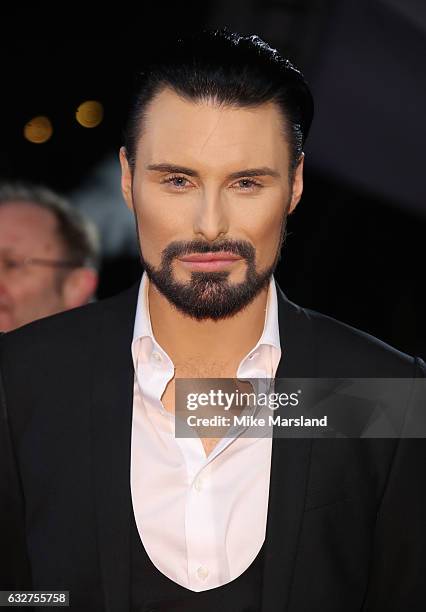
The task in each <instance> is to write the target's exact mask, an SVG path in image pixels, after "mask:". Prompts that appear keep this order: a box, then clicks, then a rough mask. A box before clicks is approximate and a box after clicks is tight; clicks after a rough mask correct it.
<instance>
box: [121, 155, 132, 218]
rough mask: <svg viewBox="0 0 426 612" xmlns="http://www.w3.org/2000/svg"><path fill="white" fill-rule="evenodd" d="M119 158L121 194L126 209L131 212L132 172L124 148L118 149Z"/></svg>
mask: <svg viewBox="0 0 426 612" xmlns="http://www.w3.org/2000/svg"><path fill="white" fill-rule="evenodd" d="M119 156H120V165H121V192H122V194H123V198H124V201H125V202H126V206H127V208H128V209H129V210H130V211H133V196H132V172H131V170H130V166H129V162H128V160H127V151H126V148H125V147H120V153H119Z"/></svg>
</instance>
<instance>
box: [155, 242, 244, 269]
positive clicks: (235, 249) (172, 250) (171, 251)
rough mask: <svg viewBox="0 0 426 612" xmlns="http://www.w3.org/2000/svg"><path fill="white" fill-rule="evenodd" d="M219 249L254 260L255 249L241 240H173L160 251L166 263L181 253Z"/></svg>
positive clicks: (208, 251) (191, 253) (206, 251)
mask: <svg viewBox="0 0 426 612" xmlns="http://www.w3.org/2000/svg"><path fill="white" fill-rule="evenodd" d="M220 251H227V252H229V253H232V254H233V255H238V256H239V257H242V258H243V259H246V260H247V261H254V259H255V253H256V252H255V249H254V247H253V246H252V245H251V244H250V243H249V242H245V241H242V240H226V241H222V242H220V243H219V242H217V243H215V244H210V243H208V242H205V241H204V240H191V241H183V242H182V241H175V242H171V243H170V244H169V245H168V246H167V247H166V248H165V249H164V250H163V253H162V263H163V265H168V264H170V263H171V262H172V260H173V259H174V258H176V257H181V256H183V255H195V254H203V253H218V252H220Z"/></svg>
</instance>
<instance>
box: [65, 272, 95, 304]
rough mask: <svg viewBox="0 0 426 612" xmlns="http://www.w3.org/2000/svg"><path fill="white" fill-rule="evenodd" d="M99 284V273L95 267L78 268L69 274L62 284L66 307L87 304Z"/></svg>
mask: <svg viewBox="0 0 426 612" xmlns="http://www.w3.org/2000/svg"><path fill="white" fill-rule="evenodd" d="M97 286H98V273H97V271H96V270H94V269H93V268H76V269H75V270H72V271H71V272H70V273H69V274H67V276H66V278H65V280H64V283H63V285H62V299H63V303H64V307H65V308H66V309H69V308H76V307H77V306H83V304H87V302H89V301H90V299H91V298H92V297H93V296H94V294H95V292H96V288H97Z"/></svg>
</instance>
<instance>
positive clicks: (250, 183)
mask: <svg viewBox="0 0 426 612" xmlns="http://www.w3.org/2000/svg"><path fill="white" fill-rule="evenodd" d="M234 185H236V188H237V189H241V190H242V191H254V190H255V189H259V188H261V187H263V185H262V184H261V183H259V182H258V181H255V180H254V179H251V178H242V179H240V180H239V181H237V182H236V183H234Z"/></svg>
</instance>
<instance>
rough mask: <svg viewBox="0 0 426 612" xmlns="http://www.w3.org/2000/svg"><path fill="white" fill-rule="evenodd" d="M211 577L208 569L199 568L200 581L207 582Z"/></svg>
mask: <svg viewBox="0 0 426 612" xmlns="http://www.w3.org/2000/svg"><path fill="white" fill-rule="evenodd" d="M208 575H209V570H208V569H207V568H206V567H202V566H201V567H199V568H198V569H197V576H198V578H199V579H200V580H205V579H206V578H207V576H208Z"/></svg>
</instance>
